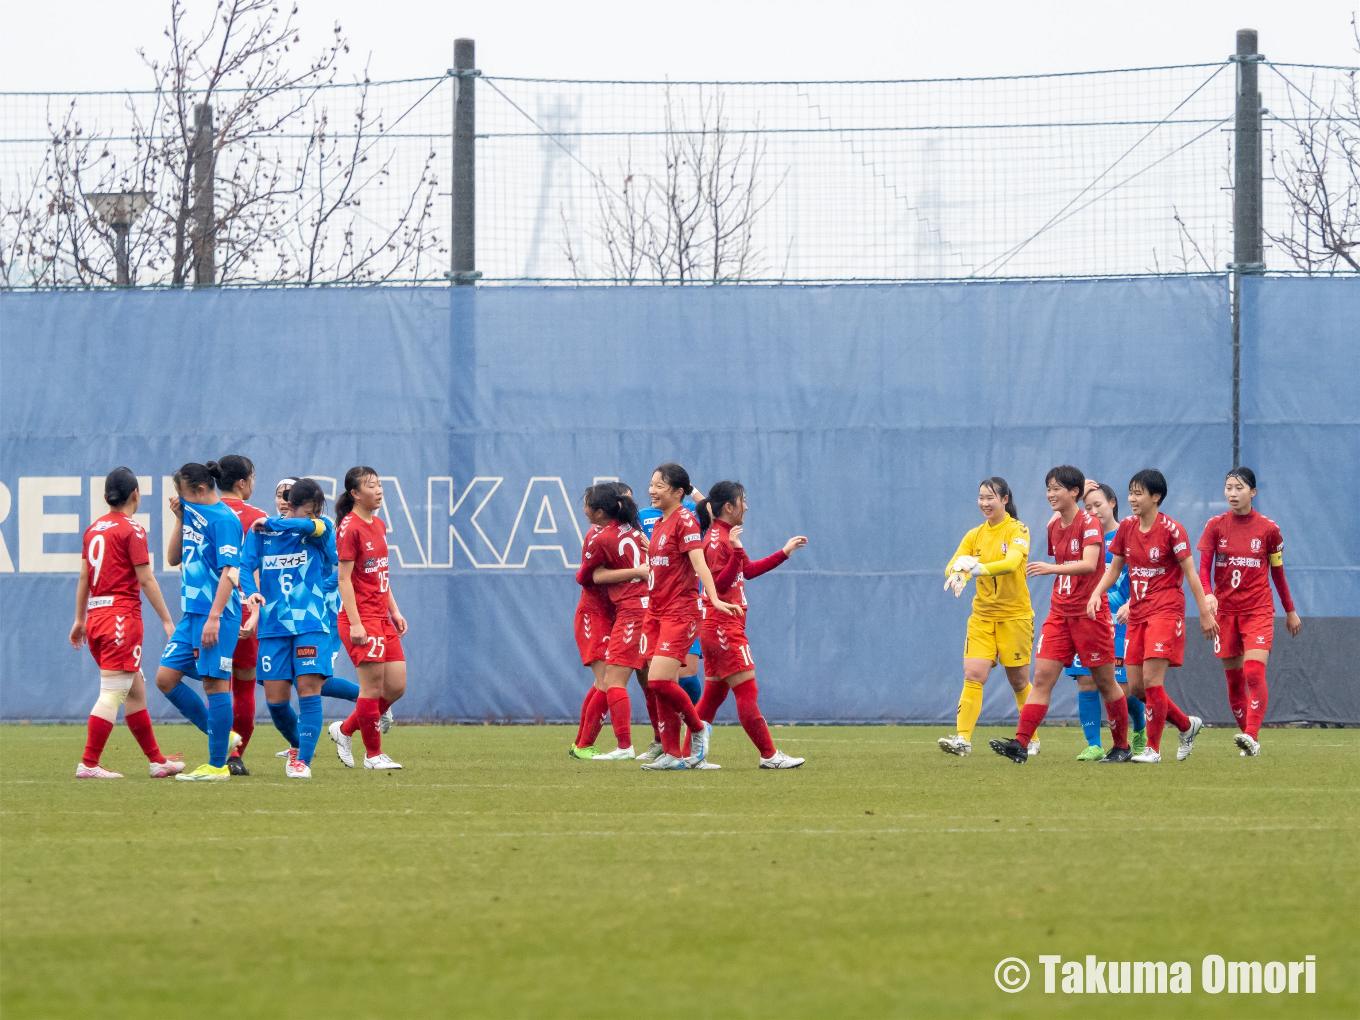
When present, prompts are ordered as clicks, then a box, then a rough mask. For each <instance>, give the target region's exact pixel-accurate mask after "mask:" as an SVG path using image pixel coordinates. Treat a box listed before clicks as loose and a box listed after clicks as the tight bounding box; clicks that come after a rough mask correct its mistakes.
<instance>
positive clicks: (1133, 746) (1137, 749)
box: [1129, 729, 1147, 754]
mask: <svg viewBox="0 0 1360 1020" xmlns="http://www.w3.org/2000/svg"><path fill="white" fill-rule="evenodd" d="M1145 747H1147V730H1146V729H1142V730H1134V731H1133V739H1132V740H1130V741H1129V750H1130V751H1132V752H1133V753H1134V754H1141V753H1142V751H1143V748H1145Z"/></svg>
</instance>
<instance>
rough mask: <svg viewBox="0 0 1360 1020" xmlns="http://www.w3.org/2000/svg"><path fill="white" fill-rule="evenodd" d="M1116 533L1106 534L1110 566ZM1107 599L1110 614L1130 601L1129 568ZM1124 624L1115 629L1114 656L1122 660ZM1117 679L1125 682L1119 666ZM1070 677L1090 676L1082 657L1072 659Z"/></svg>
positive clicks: (1106, 594) (1122, 670) (1120, 575)
mask: <svg viewBox="0 0 1360 1020" xmlns="http://www.w3.org/2000/svg"><path fill="white" fill-rule="evenodd" d="M1114 536H1115V532H1113V531H1108V532H1106V533H1105V563H1106V564H1107V565H1108V564H1109V562H1110V560H1112V559H1114V557H1113V556H1112V555H1110V543H1111V542H1113V541H1114ZM1105 599H1106V601H1108V602H1109V603H1110V614H1111V615H1114V614H1115V613H1117V612H1119V607H1120V606H1122V605H1123V604H1124V603H1126V602H1127V601H1128V600H1129V568H1128V567H1127V566H1126V567H1124V569H1123V570H1122V571H1121V572H1120V574H1119V580H1118V581H1116V582H1115V583H1114V584H1113V585H1111V586H1110V590H1109V591H1107V592H1106V593H1105ZM1124 629H1125V628H1124V624H1122V623H1120V624H1116V625H1115V628H1114V654H1115V655H1116V656H1118V657H1119V658H1120V659H1121V660H1122V659H1123V658H1124ZM1114 672H1115V679H1117V680H1118V681H1119V682H1120V683H1121V684H1122V683H1124V682H1125V680H1124V667H1123V666H1119V667H1118V668H1117V669H1116V670H1115V671H1114ZM1067 675H1068V676H1090V675H1091V671H1090V670H1089V669H1087V668H1086V667H1085V666H1083V665H1082V664H1081V656H1079V655H1074V656H1073V657H1072V665H1071V666H1069V667H1068V668H1067Z"/></svg>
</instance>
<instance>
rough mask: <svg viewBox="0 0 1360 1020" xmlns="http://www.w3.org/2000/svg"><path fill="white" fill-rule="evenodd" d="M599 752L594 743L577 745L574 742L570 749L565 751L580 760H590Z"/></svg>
mask: <svg viewBox="0 0 1360 1020" xmlns="http://www.w3.org/2000/svg"><path fill="white" fill-rule="evenodd" d="M599 753H600V752H599V751H598V750H597V749H596V747H595V745H594V744H591V745H590V746H589V747H577V746H576V745H575V744H572V745H571V750H570V751H568V752H567V754H569V755H570V756H571V757H573V758H580V759H581V760H582V761H590V759H591V758H594V757H595V756H596V755H597V754H599Z"/></svg>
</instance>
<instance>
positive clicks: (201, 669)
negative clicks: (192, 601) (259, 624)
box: [161, 613, 241, 680]
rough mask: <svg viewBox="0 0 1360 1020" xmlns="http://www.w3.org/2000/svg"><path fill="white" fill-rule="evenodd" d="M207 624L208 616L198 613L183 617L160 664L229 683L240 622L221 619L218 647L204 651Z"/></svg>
mask: <svg viewBox="0 0 1360 1020" xmlns="http://www.w3.org/2000/svg"><path fill="white" fill-rule="evenodd" d="M207 622H208V617H207V616H206V615H200V614H198V613H185V614H184V615H183V616H181V617H180V620H179V624H178V625H177V626H176V627H175V632H174V633H173V634H171V635H170V641H169V643H167V644H166V646H165V651H163V652H162V653H161V665H162V666H165V667H166V668H167V669H177V670H179V671H180V672H181V673H183V674H184V675H185V676H192V677H195V678H197V679H201V678H203V677H212V678H213V679H217V680H230V679H231V657H232V655H234V654H235V653H236V639H237V638H238V637H240V635H241V621H240V620H236V619H229V618H227V617H225V616H224V617H222V618H221V620H220V621H219V623H218V630H217V644H215V645H213V646H212V647H211V648H209V649H206V650H205V649H204V648H203V647H202V645H203V625H204V624H205V623H207Z"/></svg>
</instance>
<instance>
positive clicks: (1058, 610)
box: [1048, 508, 1105, 616]
mask: <svg viewBox="0 0 1360 1020" xmlns="http://www.w3.org/2000/svg"><path fill="white" fill-rule="evenodd" d="M1088 545H1094V546H1097V547H1099V549H1100V555H1098V556H1097V557H1096V563H1097V567H1096V570H1095V573H1093V574H1058V575H1057V576H1055V577H1054V578H1053V600H1052V602H1050V603H1049V612H1050V613H1053V614H1054V615H1056V616H1083V615H1085V613H1086V603H1087V600H1089V599H1090V597H1091V592H1093V591H1095V590H1096V585H1098V584H1099V583H1100V578H1101V576H1102V575H1103V574H1104V573H1105V532H1104V529H1102V528H1101V526H1100V520H1099V518H1097V517H1096V516H1095V514H1092V513H1088V512H1087V511H1085V510H1082V509H1081V508H1078V509H1077V515H1076V516H1075V517H1073V518H1072V523H1071V524H1069V525H1068V526H1067V527H1065V528H1064V527H1063V523H1062V518H1061V517H1055V518H1054V519H1053V520H1052V521H1050V522H1049V525H1048V555H1050V556H1052V557H1053V562H1054V563H1057V564H1058V565H1059V566H1061V565H1062V564H1064V563H1080V562H1081V560H1082V558H1083V557H1082V554H1083V553H1084V551H1085V549H1086V547H1087V546H1088Z"/></svg>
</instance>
